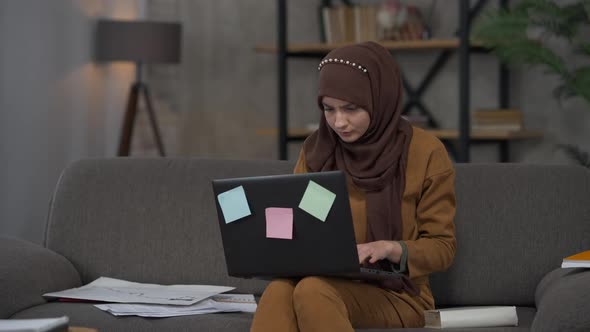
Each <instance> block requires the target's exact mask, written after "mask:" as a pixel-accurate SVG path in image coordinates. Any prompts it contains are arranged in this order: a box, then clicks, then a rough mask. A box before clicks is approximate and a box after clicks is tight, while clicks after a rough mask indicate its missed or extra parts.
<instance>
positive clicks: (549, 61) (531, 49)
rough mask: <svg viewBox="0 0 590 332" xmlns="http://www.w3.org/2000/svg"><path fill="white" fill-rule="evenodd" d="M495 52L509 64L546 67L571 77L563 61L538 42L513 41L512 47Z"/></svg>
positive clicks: (499, 48) (507, 46) (500, 48)
mask: <svg viewBox="0 0 590 332" xmlns="http://www.w3.org/2000/svg"><path fill="white" fill-rule="evenodd" d="M494 52H495V53H496V54H497V55H498V56H499V57H500V59H502V61H504V62H507V63H512V64H527V65H531V66H537V65H545V66H547V67H548V68H549V69H550V70H551V71H552V72H554V73H556V74H558V75H560V76H564V77H567V76H568V75H569V73H568V70H567V67H566V65H565V63H564V62H563V59H562V58H561V57H560V56H558V55H557V54H555V53H554V52H553V51H552V50H551V49H549V48H547V47H544V46H543V45H541V44H540V43H538V42H536V41H532V40H518V41H513V42H512V43H511V44H510V45H498V46H496V48H494Z"/></svg>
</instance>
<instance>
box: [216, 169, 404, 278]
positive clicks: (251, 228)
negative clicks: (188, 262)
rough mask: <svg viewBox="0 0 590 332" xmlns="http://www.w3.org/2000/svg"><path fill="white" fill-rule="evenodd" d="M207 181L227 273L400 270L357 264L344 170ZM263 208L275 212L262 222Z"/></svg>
mask: <svg viewBox="0 0 590 332" xmlns="http://www.w3.org/2000/svg"><path fill="white" fill-rule="evenodd" d="M212 186H213V192H214V198H215V204H216V206H217V215H218V221H219V227H220V230H221V237H222V241H223V249H224V253H225V261H226V264H227V271H228V274H229V275H230V276H233V277H241V278H260V279H272V278H276V277H305V276H334V277H343V278H351V279H373V280H384V279H391V278H399V277H401V274H398V273H395V272H392V271H387V270H386V269H379V268H366V267H363V266H361V264H359V260H358V253H357V248H356V241H355V235H354V228H353V223H352V216H351V212H350V203H349V199H348V191H347V186H346V177H345V175H344V173H343V172H341V171H332V172H318V173H305V174H286V175H271V176H257V177H244V178H231V179H215V180H213V181H212ZM308 186H309V188H308ZM318 188H319V189H318ZM330 193H331V194H330ZM334 195H335V197H334ZM304 196H307V197H305V200H303V198H304ZM330 201H332V203H331V204H329V203H330ZM222 205H223V207H222ZM267 208H270V210H267ZM269 211H275V212H277V211H278V212H279V213H278V214H275V216H274V217H273V216H269V218H270V219H272V218H274V219H273V220H269V221H268V222H269V224H268V225H267V212H269ZM290 212H292V223H290V222H289V219H290V216H289V213H290ZM322 212H323V214H322ZM326 212H327V214H326ZM281 213H283V214H281ZM284 213H287V216H286V218H285V215H284ZM271 214H272V213H271ZM277 216H278V219H279V220H277V218H276V217H277ZM322 219H323V220H322ZM277 225H278V233H277ZM289 225H292V227H289ZM267 226H268V229H267ZM267 231H268V232H269V233H272V234H269V233H267ZM289 231H291V234H289ZM273 236H274V237H273ZM276 236H278V238H277V237H276ZM371 267H374V265H373V266H371Z"/></svg>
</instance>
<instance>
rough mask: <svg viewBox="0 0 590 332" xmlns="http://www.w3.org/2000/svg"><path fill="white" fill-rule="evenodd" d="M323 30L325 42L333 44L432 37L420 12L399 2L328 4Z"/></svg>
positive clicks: (322, 14)
mask: <svg viewBox="0 0 590 332" xmlns="http://www.w3.org/2000/svg"><path fill="white" fill-rule="evenodd" d="M433 1H434V0H433ZM320 26H321V27H322V40H323V41H324V42H326V43H329V44H332V43H335V44H338V43H352V42H357V43H358V42H363V41H369V40H373V41H385V40H403V41H406V40H422V39H427V38H429V37H430V33H429V29H428V28H427V25H426V22H425V21H424V19H423V15H422V13H421V11H420V9H418V7H416V6H414V5H406V4H403V3H402V2H400V1H399V0H387V1H383V2H381V3H376V4H351V3H350V2H349V1H342V2H341V3H339V4H336V5H335V4H333V3H332V2H331V1H324V2H323V3H322V7H321V8H320Z"/></svg>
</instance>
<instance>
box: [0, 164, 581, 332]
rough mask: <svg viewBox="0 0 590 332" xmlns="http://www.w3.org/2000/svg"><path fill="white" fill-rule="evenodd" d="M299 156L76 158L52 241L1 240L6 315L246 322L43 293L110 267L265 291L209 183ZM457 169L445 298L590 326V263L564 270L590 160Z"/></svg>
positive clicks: (564, 325) (438, 278)
mask: <svg viewBox="0 0 590 332" xmlns="http://www.w3.org/2000/svg"><path fill="white" fill-rule="evenodd" d="M292 168H293V163H291V162H282V161H228V160H204V159H96V160H83V161H79V162H76V163H74V164H72V165H71V166H70V167H68V168H67V169H66V170H65V171H64V172H63V174H62V176H61V178H60V179H59V182H58V184H57V186H56V189H55V193H54V196H53V199H52V203H51V207H50V210H49V216H48V219H47V230H46V239H45V246H44V247H41V246H37V245H34V244H31V243H28V242H26V241H22V240H17V239H9V238H2V239H0V318H1V319H5V318H36V317H53V316H60V315H67V316H69V317H70V320H71V323H72V325H76V326H85V327H93V328H97V329H98V330H100V331H191V330H194V331H218V330H219V331H248V329H249V326H250V322H251V319H252V315H251V314H245V313H240V314H235V313H231V314H210V315H196V316H185V317H178V318H165V319H145V318H139V317H126V318H116V317H114V316H111V315H110V314H108V313H105V312H102V311H100V310H98V309H96V308H94V307H93V306H92V305H91V304H87V303H59V302H46V301H45V300H44V299H43V298H42V297H41V294H43V293H45V292H49V291H57V290H61V289H66V288H71V287H77V286H80V285H82V284H86V283H88V282H91V281H92V280H94V279H96V278H98V277H99V276H109V277H114V278H121V279H126V280H131V281H137V282H149V283H160V284H214V285H231V286H235V287H237V292H241V293H254V294H256V295H260V294H261V293H262V291H263V290H264V287H265V285H266V283H265V282H263V281H258V280H244V279H236V278H231V277H228V276H227V275H226V267H225V262H224V255H223V248H222V245H221V241H220V234H219V229H218V225H217V219H216V218H217V216H216V211H215V207H214V198H213V194H212V189H211V182H210V181H211V179H214V178H224V177H238V176H250V175H263V174H280V173H290V172H291V170H292ZM456 169H457V180H456V189H457V199H458V210H457V217H456V226H457V240H458V251H457V256H456V258H455V262H454V264H453V266H452V267H451V269H450V270H449V271H447V272H444V273H438V274H435V275H433V276H432V277H431V284H432V288H433V291H434V294H435V298H436V300H437V305H439V306H471V305H515V306H518V315H519V320H520V325H519V327H512V328H509V327H505V328H488V329H479V330H478V331H590V270H583V269H560V268H559V266H560V263H561V259H562V258H563V257H564V256H567V255H570V254H573V253H576V252H579V251H582V250H588V249H590V172H589V171H588V170H586V169H585V168H582V167H576V166H557V165H554V166H548V165H547V166H540V165H524V164H489V165H484V164H481V165H477V164H467V165H457V166H456ZM415 330H416V331H425V330H427V329H415ZM469 330H473V329H469ZM457 331H459V329H457Z"/></svg>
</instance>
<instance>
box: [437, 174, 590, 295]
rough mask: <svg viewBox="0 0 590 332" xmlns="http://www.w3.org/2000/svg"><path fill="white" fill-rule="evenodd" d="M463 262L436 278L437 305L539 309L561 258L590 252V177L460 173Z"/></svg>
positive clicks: (459, 230) (460, 252)
mask: <svg viewBox="0 0 590 332" xmlns="http://www.w3.org/2000/svg"><path fill="white" fill-rule="evenodd" d="M456 192H457V215H456V218H455V225H456V236H457V254H456V256H455V261H454V263H453V265H452V266H451V268H450V269H449V270H448V271H447V272H445V273H436V274H433V275H431V278H430V280H431V286H432V290H433V292H434V296H435V299H436V303H437V305H531V306H532V305H534V294H535V287H536V285H537V284H538V282H539V281H540V280H541V278H542V277H543V276H544V275H545V274H546V273H547V272H549V271H551V270H553V269H556V268H559V266H560V265H561V260H562V259H563V257H565V256H568V255H571V254H574V253H576V252H580V251H583V250H588V249H590V171H588V170H587V169H585V168H583V167H581V166H566V165H530V164H487V165H484V164H458V165H456Z"/></svg>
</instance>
